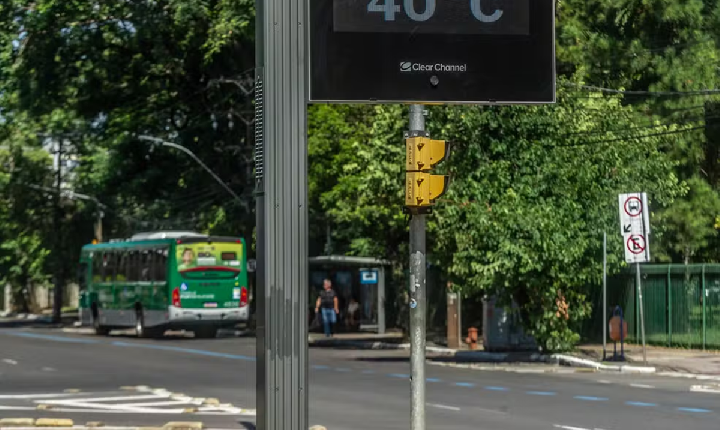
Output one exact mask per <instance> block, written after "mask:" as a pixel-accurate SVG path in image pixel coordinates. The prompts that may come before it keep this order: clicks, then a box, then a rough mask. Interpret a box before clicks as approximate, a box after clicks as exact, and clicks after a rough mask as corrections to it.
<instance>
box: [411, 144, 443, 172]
mask: <svg viewBox="0 0 720 430" xmlns="http://www.w3.org/2000/svg"><path fill="white" fill-rule="evenodd" d="M448 149H449V146H447V145H446V144H445V141H444V140H432V139H430V138H429V137H409V138H407V139H405V155H406V157H405V158H406V161H405V170H407V171H411V172H418V171H419V172H423V171H428V170H431V169H432V168H433V167H435V165H436V164H438V163H439V162H441V161H442V160H444V159H445V157H446V156H447V154H448Z"/></svg>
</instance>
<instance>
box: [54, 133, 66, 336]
mask: <svg viewBox="0 0 720 430" xmlns="http://www.w3.org/2000/svg"><path fill="white" fill-rule="evenodd" d="M54 145H55V157H54V158H55V160H54V161H55V162H54V163H53V164H54V165H55V199H54V214H53V230H54V231H55V282H54V284H55V287H54V289H53V318H52V319H53V323H55V324H59V323H60V322H61V319H62V299H63V261H62V208H61V206H60V204H61V198H62V156H63V137H62V136H61V137H60V138H58V139H57V140H55V142H54Z"/></svg>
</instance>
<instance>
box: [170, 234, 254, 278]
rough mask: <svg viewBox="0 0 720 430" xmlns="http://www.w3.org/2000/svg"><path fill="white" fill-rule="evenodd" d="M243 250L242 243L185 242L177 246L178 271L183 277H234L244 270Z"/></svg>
mask: <svg viewBox="0 0 720 430" xmlns="http://www.w3.org/2000/svg"><path fill="white" fill-rule="evenodd" d="M243 251H244V250H243V246H242V244H241V243H231V242H213V243H203V242H196V243H187V244H183V245H182V246H178V247H177V255H176V258H177V264H178V266H177V271H178V272H180V273H181V274H182V276H183V277H191V278H193V277H198V276H200V277H203V276H211V277H213V278H233V277H235V276H237V274H238V273H240V272H242V271H243V266H244V265H243V261H244V259H245V257H244V255H243ZM203 274H204V275H203Z"/></svg>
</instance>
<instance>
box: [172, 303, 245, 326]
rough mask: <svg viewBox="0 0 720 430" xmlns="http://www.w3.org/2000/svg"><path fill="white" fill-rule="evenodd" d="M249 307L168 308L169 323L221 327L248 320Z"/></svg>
mask: <svg viewBox="0 0 720 430" xmlns="http://www.w3.org/2000/svg"><path fill="white" fill-rule="evenodd" d="M249 309H250V307H249V306H245V307H242V308H213V309H205V308H178V307H175V306H170V307H169V308H168V314H169V319H170V323H171V324H172V323H193V324H197V323H201V324H202V323H209V324H210V323H215V324H221V325H226V324H227V325H230V324H236V323H239V322H245V321H247V320H248V317H249V315H248V313H249Z"/></svg>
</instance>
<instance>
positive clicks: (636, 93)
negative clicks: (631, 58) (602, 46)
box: [563, 82, 720, 97]
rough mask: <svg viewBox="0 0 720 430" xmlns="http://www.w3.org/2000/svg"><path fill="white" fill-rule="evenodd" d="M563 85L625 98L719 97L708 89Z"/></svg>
mask: <svg viewBox="0 0 720 430" xmlns="http://www.w3.org/2000/svg"><path fill="white" fill-rule="evenodd" d="M563 85H565V86H567V87H573V88H579V89H582V90H586V91H595V92H603V93H609V94H622V95H626V96H649V97H671V96H702V95H705V96H708V95H720V89H718V88H709V89H703V90H692V91H634V90H631V91H626V90H619V89H616V88H605V87H597V86H593V85H581V84H575V83H572V82H566V83H564V84H563Z"/></svg>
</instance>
